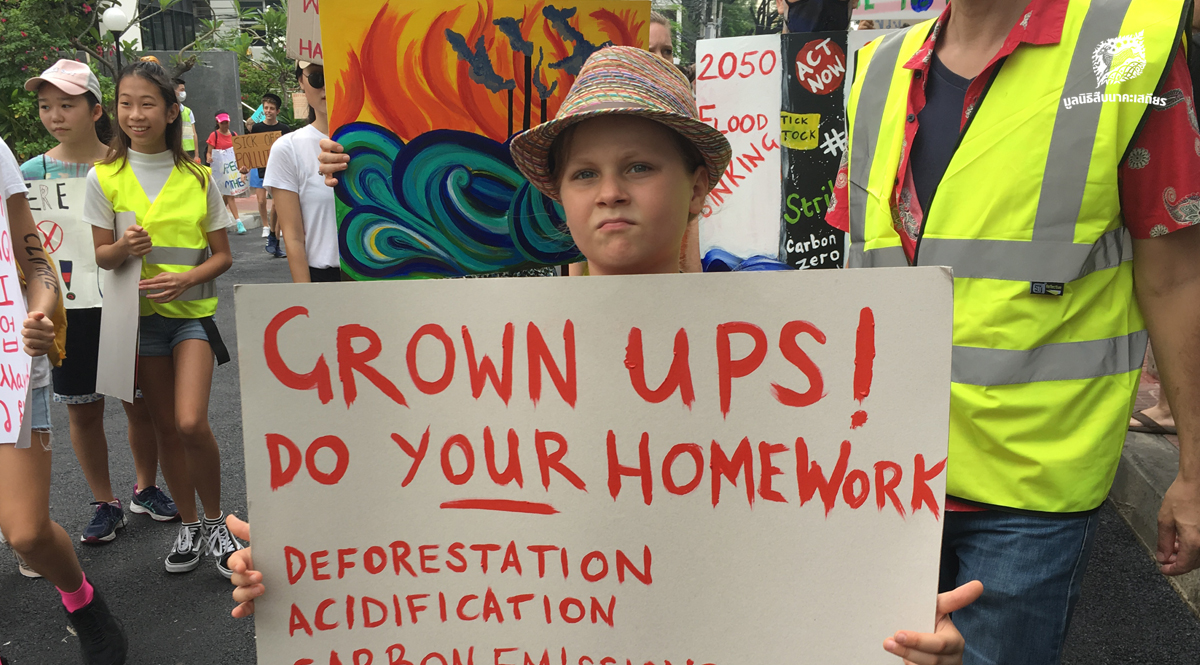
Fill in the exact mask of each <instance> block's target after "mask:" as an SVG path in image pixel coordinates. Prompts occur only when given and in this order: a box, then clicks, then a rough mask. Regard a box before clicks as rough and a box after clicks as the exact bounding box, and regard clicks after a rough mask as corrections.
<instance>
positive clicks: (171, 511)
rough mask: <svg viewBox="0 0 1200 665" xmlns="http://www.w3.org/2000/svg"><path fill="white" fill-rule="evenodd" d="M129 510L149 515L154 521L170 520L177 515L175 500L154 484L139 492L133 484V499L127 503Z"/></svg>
mask: <svg viewBox="0 0 1200 665" xmlns="http://www.w3.org/2000/svg"><path fill="white" fill-rule="evenodd" d="M129 512H131V513H137V514H139V515H149V516H150V517H151V519H153V520H154V521H155V522H170V521H171V520H173V519H175V518H177V517H179V510H178V509H177V508H175V502H174V501H172V500H171V497H169V496H167V493H166V492H164V491H162V490H160V489H158V487H157V486H155V485H151V486H150V487H147V488H146V489H144V490H142V491H140V492H139V491H138V488H137V485H134V486H133V501H131V502H130V503H129Z"/></svg>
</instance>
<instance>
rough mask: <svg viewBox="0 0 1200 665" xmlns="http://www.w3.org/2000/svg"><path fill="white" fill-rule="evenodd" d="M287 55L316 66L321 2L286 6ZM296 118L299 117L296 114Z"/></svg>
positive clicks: (314, 0)
mask: <svg viewBox="0 0 1200 665" xmlns="http://www.w3.org/2000/svg"><path fill="white" fill-rule="evenodd" d="M287 54H288V55H289V56H291V57H292V58H295V59H296V60H305V61H308V62H312V63H315V64H318V65H323V64H324V63H325V56H323V55H322V54H321V0H293V1H292V2H291V3H289V4H288V23H287ZM296 117H297V118H299V117H301V115H300V114H299V113H298V112H297V114H296Z"/></svg>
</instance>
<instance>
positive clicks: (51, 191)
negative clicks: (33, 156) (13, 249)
mask: <svg viewBox="0 0 1200 665" xmlns="http://www.w3.org/2000/svg"><path fill="white" fill-rule="evenodd" d="M25 186H26V187H28V188H29V194H28V197H27V198H28V199H29V209H30V211H32V212H33V221H34V222H35V223H36V224H37V229H38V232H39V233H41V235H42V244H43V245H44V246H45V247H46V253H47V254H49V255H50V258H51V259H53V260H54V262H55V263H56V265H57V266H58V281H59V289H60V290H61V292H62V295H63V305H64V306H65V307H66V308H67V309H88V308H91V307H99V306H100V304H101V295H100V289H101V288H102V282H101V279H102V278H101V275H102V274H107V273H108V271H107V270H101V269H100V266H98V265H96V250H95V245H94V244H93V242H92V226H91V225H90V224H87V223H85V222H84V221H83V197H84V194H85V193H86V192H87V178H62V179H58V180H33V181H29V182H26V183H25Z"/></svg>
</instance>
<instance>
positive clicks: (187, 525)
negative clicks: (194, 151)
mask: <svg viewBox="0 0 1200 665" xmlns="http://www.w3.org/2000/svg"><path fill="white" fill-rule="evenodd" d="M182 133H183V132H182V120H181V118H180V116H179V103H178V101H177V100H176V97H175V87H174V86H173V85H172V84H171V80H170V79H169V78H168V77H167V73H166V71H164V70H163V68H162V67H161V66H159V65H158V64H156V63H152V62H145V61H143V62H136V63H134V64H132V65H130V66H128V67H126V68H125V69H124V70H123V71H122V72H121V76H120V78H118V80H117V129H116V131H115V136H114V138H113V141H112V145H111V146H110V147H111V148H112V153H110V155H109V156H108V158H107V159H105V160H104V161H103V162H100V163H98V164H96V166H95V168H93V169H92V172H91V173H89V174H88V192H87V202H86V204H85V208H86V209H85V212H84V221H85V222H88V223H89V224H91V225H92V226H93V227H95V228H93V229H92V231H93V240H94V241H95V247H96V263H97V264H99V265H100V267H102V268H107V269H112V268H115V267H117V266H119V265H121V264H122V263H124V262H125V260H126V259H127V258H128V257H130V256H136V257H142V259H143V264H142V281H141V284H140V289H141V291H142V298H141V326H140V337H139V342H138V368H137V370H138V373H137V380H138V386H139V388H141V390H142V392H143V394H144V395H145V401H146V405H147V406H148V407H149V409H150V416H151V419H152V420H153V421H154V428H155V429H156V430H157V431H158V432H159V435H160V436H161V437H163V438H164V439H170V438H174V437H177V438H178V440H179V442H180V443H181V444H182V448H183V451H184V454H185V457H186V471H187V473H186V474H183V476H182V477H180V476H178V475H174V476H173V474H172V473H171V472H170V470H169V469H168V468H167V467H164V468H163V475H164V476H166V480H167V487H169V488H170V490H171V494H172V495H174V497H175V503H176V505H177V507H178V510H179V515H180V517H181V518H182V520H183V524H182V525H181V527H180V529H179V534H178V536H177V537H176V539H175V543H174V546H173V547H172V548H171V552H170V553H169V555H168V556H167V558H166V569H167V572H171V573H182V572H187V571H190V570H194V569H195V568H196V567H197V566H198V565H200V559H201V556H202V554H203V552H204V551H207V552H208V554H210V555H212V556H213V558H214V559H216V563H217V570H218V571H220V572H221V573H222V574H224V575H225V576H226V577H228V576H229V569H228V568H227V567H226V566H225V563H226V559H227V558H228V556H229V555H230V554H231V553H233V552H234V551H236V550H238V549H240V548H241V545H240V544H239V543H238V542H237V541H236V540H234V539H233V538H232V537H231V536H230V535H229V531H228V530H227V529H226V528H225V525H224V523H223V518H224V515H223V514H222V512H221V459H220V452H219V451H218V449H217V441H216V439H215V438H213V433H212V430H211V429H210V428H209V425H208V395H209V388H210V387H211V384H212V373H213V356H214V354H215V355H216V357H217V359H218V360H221V361H222V362H223V361H225V360H227V359H228V354H227V352H226V351H225V346H224V344H223V343H222V342H221V338H220V335H219V333H218V332H217V329H216V326H215V325H214V324H213V322H212V316H213V314H214V313H215V312H216V309H217V295H216V287H215V285H214V283H213V280H214V279H216V277H217V276H218V275H220V274H221V273H223V272H225V271H226V270H228V269H229V266H230V265H231V264H232V263H233V257H232V255H231V253H230V250H229V239H228V238H227V237H226V232H225V228H226V227H227V226H229V216H228V215H227V214H226V212H225V207H224V205H223V203H222V201H221V195H220V194H219V193H218V192H217V188H216V185H215V184H214V183H213V181H212V176H211V174H210V173H209V171H208V169H206V168H204V167H203V166H200V165H198V164H195V163H194V162H192V161H191V160H190V159H189V158H188V156H187V154H186V153H185V152H184V151H183V144H182ZM119 212H133V213H135V214H136V216H137V221H136V223H134V224H131V225H130V226H129V227H128V228H125V229H117V228H116V213H119ZM197 494H198V495H199V496H200V501H201V503H202V505H203V508H204V521H203V523H202V522H201V521H200V514H199V513H198V512H197V508H196V495H197Z"/></svg>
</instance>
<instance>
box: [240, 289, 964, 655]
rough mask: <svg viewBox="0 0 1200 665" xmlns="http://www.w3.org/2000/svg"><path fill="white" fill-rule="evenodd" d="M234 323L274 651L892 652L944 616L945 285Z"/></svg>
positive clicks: (473, 295) (587, 295) (350, 311)
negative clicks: (903, 634)
mask: <svg viewBox="0 0 1200 665" xmlns="http://www.w3.org/2000/svg"><path fill="white" fill-rule="evenodd" d="M780 303H787V305H784V306H781V305H780ZM237 322H238V341H239V347H240V348H239V353H240V357H241V368H242V394H243V395H247V396H248V397H247V399H245V400H244V401H243V416H244V422H245V437H246V438H245V456H246V480H247V490H248V497H249V502H250V506H251V514H250V517H251V521H252V523H253V525H254V541H253V545H254V561H255V565H256V567H257V568H259V569H260V570H261V571H263V573H264V579H265V583H266V585H267V588H268V591H267V594H266V595H265V596H263V597H262V598H260V599H258V601H257V602H256V608H257V614H256V629H257V634H258V636H257V644H258V658H259V661H258V662H259V663H263V664H264V665H265V664H275V663H278V664H286V665H294V664H314V663H319V664H320V665H326V664H329V663H343V664H349V663H352V662H353V663H358V664H359V665H368V664H371V665H383V664H385V663H392V664H400V663H404V664H409V665H421V664H424V665H431V664H433V663H437V664H447V665H448V664H449V663H464V664H465V663H473V664H476V665H483V664H484V663H487V664H489V665H494V664H496V663H500V664H505V665H525V664H526V663H537V664H539V665H550V664H554V665H562V664H563V663H568V664H570V665H597V664H600V663H605V664H607V665H613V664H614V663H622V664H626V663H637V664H638V665H644V664H646V663H654V665H663V664H664V663H666V662H671V663H677V664H682V663H696V664H703V663H711V664H714V665H760V664H763V663H880V664H881V665H882V664H891V663H894V662H896V661H895V657H894V656H891V655H889V654H887V653H886V652H884V651H883V650H882V648H881V646H880V645H881V643H882V641H883V639H884V638H885V637H887V636H889V635H891V634H892V633H893V632H894V631H895V630H897V629H908V630H919V631H929V630H931V629H932V627H933V619H934V605H935V594H936V588H937V572H938V559H939V551H940V534H941V524H940V521H939V520H940V511H941V507H942V506H941V500H942V497H943V495H944V474H943V471H944V469H945V456H946V440H947V435H948V415H947V414H948V411H949V387H950V325H951V278H950V275H949V274H948V272H947V271H946V270H945V269H942V268H918V269H905V270H903V271H901V270H891V271H889V270H870V271H867V270H860V271H811V272H804V273H795V272H791V271H786V272H773V273H758V274H738V275H727V276H724V277H714V276H711V275H661V276H640V277H608V278H604V279H599V278H596V279H587V280H554V279H540V280H539V279H527V280H470V281H462V280H431V281H415V282H377V283H371V284H359V285H345V284H343V285H304V286H299V285H270V286H239V287H238V291H237Z"/></svg>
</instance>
